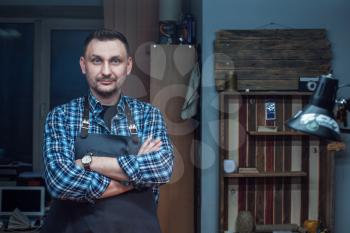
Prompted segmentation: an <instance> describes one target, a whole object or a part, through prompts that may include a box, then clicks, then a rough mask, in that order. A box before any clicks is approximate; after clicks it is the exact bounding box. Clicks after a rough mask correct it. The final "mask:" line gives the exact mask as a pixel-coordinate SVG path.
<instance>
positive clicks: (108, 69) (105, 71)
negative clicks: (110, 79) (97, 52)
mask: <svg viewBox="0 0 350 233" xmlns="http://www.w3.org/2000/svg"><path fill="white" fill-rule="evenodd" d="M102 74H103V75H104V76H108V75H110V74H111V67H110V65H109V63H108V62H105V63H103V66H102Z"/></svg>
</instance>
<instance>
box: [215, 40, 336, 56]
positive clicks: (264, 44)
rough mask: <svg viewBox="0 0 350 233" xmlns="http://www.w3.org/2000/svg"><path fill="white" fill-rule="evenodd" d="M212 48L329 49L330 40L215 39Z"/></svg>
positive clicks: (220, 50) (227, 49)
mask: <svg viewBox="0 0 350 233" xmlns="http://www.w3.org/2000/svg"><path fill="white" fill-rule="evenodd" d="M214 48H215V51H216V52H219V53H226V52H227V51H235V49H244V50H260V49H262V48H263V49H264V50H318V49H330V48H331V45H330V42H329V41H328V40H326V39H324V38H323V39H319V40H310V39H309V38H304V40H303V41H302V43H301V42H300V41H298V40H292V39H290V38H289V39H286V40H273V39H271V40H269V39H264V40H246V39H243V40H237V39H233V40H215V42H214Z"/></svg>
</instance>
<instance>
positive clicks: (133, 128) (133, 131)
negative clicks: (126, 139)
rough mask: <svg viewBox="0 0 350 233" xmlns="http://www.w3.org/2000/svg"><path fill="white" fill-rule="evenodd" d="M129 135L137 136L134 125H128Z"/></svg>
mask: <svg viewBox="0 0 350 233" xmlns="http://www.w3.org/2000/svg"><path fill="white" fill-rule="evenodd" d="M129 131H130V134H137V129H136V125H135V124H131V125H129Z"/></svg>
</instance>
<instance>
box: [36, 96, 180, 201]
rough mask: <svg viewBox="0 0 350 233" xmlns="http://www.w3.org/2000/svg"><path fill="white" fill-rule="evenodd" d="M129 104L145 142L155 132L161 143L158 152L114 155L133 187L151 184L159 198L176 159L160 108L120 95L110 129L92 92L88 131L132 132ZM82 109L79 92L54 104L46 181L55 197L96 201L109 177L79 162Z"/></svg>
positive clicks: (49, 125)
mask: <svg viewBox="0 0 350 233" xmlns="http://www.w3.org/2000/svg"><path fill="white" fill-rule="evenodd" d="M125 103H128V104H129V107H130V110H131V112H132V116H133V118H134V121H135V124H136V127H137V130H138V136H139V138H140V139H141V142H144V141H145V140H146V139H147V138H148V137H150V136H152V137H153V138H159V139H161V141H162V146H161V149H160V150H159V151H156V152H151V153H147V154H142V155H120V156H118V157H116V159H117V160H118V162H119V165H120V166H121V168H122V169H123V170H124V171H125V173H126V174H127V175H128V176H129V181H130V182H131V183H132V184H133V185H134V186H135V187H152V188H153V192H154V195H155V200H156V202H157V201H158V197H159V185H161V184H163V183H166V182H168V181H169V180H170V177H171V174H172V170H173V160H174V156H173V147H172V145H171V143H170V140H169V138H168V135H167V130H166V126H165V124H164V120H163V118H162V115H161V112H160V111H159V110H158V109H157V108H155V107H153V106H152V105H150V104H147V103H143V102H140V101H138V100H136V99H133V98H130V97H127V96H121V98H120V101H119V102H118V105H117V108H118V114H117V115H116V116H115V117H113V119H112V125H111V129H109V128H108V127H107V126H106V124H105V122H104V121H103V119H102V117H101V112H102V110H103V107H102V105H101V104H100V103H99V102H98V100H97V99H96V98H95V97H94V96H93V95H92V94H91V92H90V94H89V104H90V115H89V120H90V126H89V133H96V134H112V135H123V136H129V135H130V132H129V129H128V122H127V118H126V115H125V111H124V109H125ZM83 109H84V98H83V97H81V98H78V99H75V100H72V101H71V102H69V103H67V104H64V105H61V106H58V107H56V108H54V109H53V110H52V111H51V112H50V113H49V114H48V116H47V119H46V124H45V135H44V137H45V138H44V150H43V151H44V153H43V157H44V164H45V181H46V185H47V188H48V190H49V192H50V193H51V195H52V196H53V197H55V198H59V199H69V200H75V201H89V202H94V200H96V199H98V198H99V197H100V196H101V195H102V194H103V192H104V191H105V190H106V188H107V186H108V184H109V182H110V178H108V177H106V176H104V175H101V174H99V173H97V172H94V171H87V170H85V169H83V168H81V167H79V166H78V165H76V164H75V156H74V142H75V138H76V137H77V136H79V134H80V131H81V126H82V114H83Z"/></svg>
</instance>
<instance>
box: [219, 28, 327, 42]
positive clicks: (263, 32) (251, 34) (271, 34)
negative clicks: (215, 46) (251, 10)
mask: <svg viewBox="0 0 350 233" xmlns="http://www.w3.org/2000/svg"><path fill="white" fill-rule="evenodd" d="M326 37H327V32H326V30H325V29H260V30H259V29H255V30H220V31H218V32H216V39H217V40H242V39H246V40H262V39H267V38H268V39H270V40H289V39H293V40H305V38H308V39H312V40H319V39H325V38H326Z"/></svg>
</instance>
